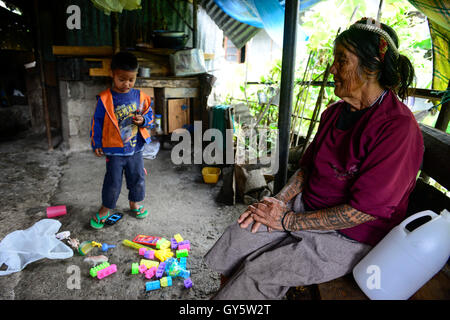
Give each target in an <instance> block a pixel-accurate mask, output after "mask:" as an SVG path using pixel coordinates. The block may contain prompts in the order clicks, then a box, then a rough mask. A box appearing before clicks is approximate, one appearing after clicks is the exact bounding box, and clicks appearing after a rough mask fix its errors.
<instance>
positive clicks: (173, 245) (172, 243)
mask: <svg viewBox="0 0 450 320" xmlns="http://www.w3.org/2000/svg"><path fill="white" fill-rule="evenodd" d="M177 247H178V242H177V240H176V239H175V238H172V239H170V249H172V250H175V249H177Z"/></svg>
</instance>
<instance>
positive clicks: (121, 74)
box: [112, 69, 137, 93]
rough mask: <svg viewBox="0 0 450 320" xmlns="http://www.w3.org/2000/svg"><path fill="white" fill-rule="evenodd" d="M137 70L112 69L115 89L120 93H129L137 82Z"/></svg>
mask: <svg viewBox="0 0 450 320" xmlns="http://www.w3.org/2000/svg"><path fill="white" fill-rule="evenodd" d="M136 75H137V72H136V71H125V70H121V69H117V70H113V71H112V78H113V83H114V87H113V89H114V91H117V92H120V93H127V92H129V91H130V89H131V88H133V87H134V83H135V82H136Z"/></svg>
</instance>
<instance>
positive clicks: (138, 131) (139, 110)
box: [90, 52, 154, 229]
mask: <svg viewBox="0 0 450 320" xmlns="http://www.w3.org/2000/svg"><path fill="white" fill-rule="evenodd" d="M137 69H138V62H137V59H136V57H135V56H134V55H133V54H131V53H129V52H119V53H117V54H115V55H114V57H113V59H112V61H111V76H112V79H113V84H112V88H111V89H107V90H105V91H103V92H101V93H100V94H99V96H98V100H97V106H96V108H95V113H94V117H93V119H92V126H91V145H92V150H93V151H94V153H95V155H96V156H97V157H101V156H103V155H106V174H105V179H104V181H103V189H102V206H101V208H100V210H99V211H98V212H97V213H96V214H95V217H93V218H92V219H91V221H90V224H91V226H92V227H93V228H95V229H101V228H103V226H104V224H105V220H106V219H107V218H108V216H109V214H110V212H109V210H111V209H114V208H115V207H116V202H117V199H118V198H119V194H120V191H121V188H122V176H123V172H125V179H126V183H127V188H128V190H129V193H128V200H129V203H130V209H131V211H133V212H135V213H136V218H144V217H145V216H146V215H147V214H148V212H147V210H145V208H144V206H142V205H139V204H138V202H140V201H142V200H144V197H145V172H144V159H143V157H142V150H143V149H144V144H145V143H149V142H150V141H151V139H150V134H149V132H148V131H147V129H146V128H148V127H149V126H150V124H151V123H152V122H153V120H154V118H153V112H152V108H151V107H152V106H153V101H152V100H151V98H150V97H149V96H148V95H146V94H145V93H144V92H141V91H139V90H137V89H133V86H134V83H135V81H136V75H137Z"/></svg>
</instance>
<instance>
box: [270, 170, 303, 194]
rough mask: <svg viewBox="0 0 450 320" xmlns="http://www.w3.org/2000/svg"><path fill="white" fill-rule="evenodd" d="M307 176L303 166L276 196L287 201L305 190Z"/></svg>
mask: <svg viewBox="0 0 450 320" xmlns="http://www.w3.org/2000/svg"><path fill="white" fill-rule="evenodd" d="M305 178H306V173H305V170H304V169H303V168H300V169H298V170H297V171H296V172H295V173H294V174H293V175H292V177H291V178H290V179H289V181H288V183H287V184H286V185H285V186H284V187H283V189H281V191H280V192H279V193H278V194H277V195H276V196H275V198H277V199H278V200H281V201H283V202H284V203H287V202H288V201H289V200H291V199H293V198H294V197H295V196H296V195H298V194H299V193H300V192H301V191H302V190H303V185H304V182H305Z"/></svg>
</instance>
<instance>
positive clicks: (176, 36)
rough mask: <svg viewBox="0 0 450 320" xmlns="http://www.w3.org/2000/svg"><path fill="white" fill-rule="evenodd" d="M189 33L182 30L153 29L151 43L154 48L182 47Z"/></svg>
mask: <svg viewBox="0 0 450 320" xmlns="http://www.w3.org/2000/svg"><path fill="white" fill-rule="evenodd" d="M188 40H189V35H187V34H185V33H184V32H183V31H166V30H156V31H153V44H154V46H155V47H156V48H169V49H183V48H184V47H185V45H186V43H187V41H188Z"/></svg>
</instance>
